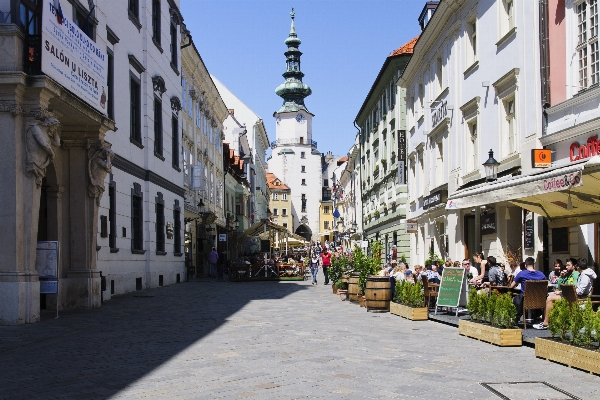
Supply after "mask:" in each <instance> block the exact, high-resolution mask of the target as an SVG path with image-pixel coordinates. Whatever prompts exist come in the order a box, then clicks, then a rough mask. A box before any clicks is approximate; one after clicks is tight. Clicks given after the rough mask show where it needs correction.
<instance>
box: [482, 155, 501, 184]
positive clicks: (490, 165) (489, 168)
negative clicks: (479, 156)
mask: <svg viewBox="0 0 600 400" xmlns="http://www.w3.org/2000/svg"><path fill="white" fill-rule="evenodd" d="M488 155H489V157H490V158H488V159H487V161H486V162H484V163H483V164H482V165H483V167H484V168H485V176H486V181H488V182H491V181H495V180H496V179H498V166H499V165H500V163H499V162H498V161H496V159H495V158H494V152H493V151H492V149H490V151H489V153H488Z"/></svg>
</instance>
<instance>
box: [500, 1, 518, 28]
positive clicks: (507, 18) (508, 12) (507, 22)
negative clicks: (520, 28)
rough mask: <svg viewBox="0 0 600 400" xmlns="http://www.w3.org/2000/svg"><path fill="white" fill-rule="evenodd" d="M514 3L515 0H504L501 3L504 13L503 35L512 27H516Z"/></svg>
mask: <svg viewBox="0 0 600 400" xmlns="http://www.w3.org/2000/svg"><path fill="white" fill-rule="evenodd" d="M513 6H514V4H513V0H504V1H503V2H502V3H501V11H503V13H501V15H502V14H503V15H502V22H501V28H502V32H501V33H502V36H504V35H506V34H507V33H508V32H509V31H510V30H511V29H512V28H514V27H515V17H514V7H513Z"/></svg>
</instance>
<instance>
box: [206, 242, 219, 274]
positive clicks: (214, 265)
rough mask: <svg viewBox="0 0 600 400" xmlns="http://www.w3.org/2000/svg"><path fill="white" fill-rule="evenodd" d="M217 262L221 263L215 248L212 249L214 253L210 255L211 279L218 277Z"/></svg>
mask: <svg viewBox="0 0 600 400" xmlns="http://www.w3.org/2000/svg"><path fill="white" fill-rule="evenodd" d="M217 261H219V253H217V250H215V248H214V247H213V248H212V251H211V252H210V253H208V264H209V265H210V272H209V274H208V276H209V277H211V278H215V277H216V276H217Z"/></svg>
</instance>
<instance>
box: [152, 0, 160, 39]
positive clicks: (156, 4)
mask: <svg viewBox="0 0 600 400" xmlns="http://www.w3.org/2000/svg"><path fill="white" fill-rule="evenodd" d="M160 17H161V13H160V0H152V40H154V42H155V43H156V44H157V45H159V46H160Z"/></svg>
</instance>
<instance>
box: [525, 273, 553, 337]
mask: <svg viewBox="0 0 600 400" xmlns="http://www.w3.org/2000/svg"><path fill="white" fill-rule="evenodd" d="M547 297H548V281H547V280H543V281H527V282H526V283H525V292H524V293H523V329H527V310H539V309H541V310H544V309H545V308H546V298H547Z"/></svg>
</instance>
